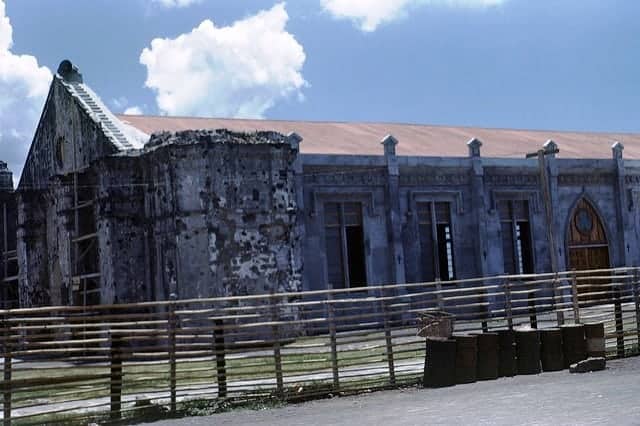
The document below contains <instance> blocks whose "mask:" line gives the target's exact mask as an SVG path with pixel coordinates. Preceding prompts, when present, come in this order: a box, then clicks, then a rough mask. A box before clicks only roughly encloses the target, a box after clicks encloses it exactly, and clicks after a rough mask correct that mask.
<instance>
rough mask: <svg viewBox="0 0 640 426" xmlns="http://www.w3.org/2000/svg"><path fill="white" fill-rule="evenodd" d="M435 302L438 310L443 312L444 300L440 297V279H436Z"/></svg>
mask: <svg viewBox="0 0 640 426" xmlns="http://www.w3.org/2000/svg"><path fill="white" fill-rule="evenodd" d="M436 300H437V302H438V309H439V310H441V311H444V298H443V297H442V281H440V278H436Z"/></svg>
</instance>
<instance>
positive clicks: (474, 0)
mask: <svg viewBox="0 0 640 426" xmlns="http://www.w3.org/2000/svg"><path fill="white" fill-rule="evenodd" d="M506 1H507V0H320V2H321V4H322V7H323V8H324V10H326V11H327V12H329V13H330V14H331V15H333V16H334V17H335V18H339V19H350V20H352V21H353V22H354V23H355V24H356V25H358V27H359V28H360V29H361V30H362V31H365V32H371V31H375V30H376V28H378V26H379V25H381V24H384V23H387V22H391V21H394V20H396V19H399V18H402V17H404V16H406V14H407V12H408V10H409V9H410V8H412V7H418V6H426V5H431V6H448V7H491V6H498V5H500V4H503V3H505V2H506Z"/></svg>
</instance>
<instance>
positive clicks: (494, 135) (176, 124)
mask: <svg viewBox="0 0 640 426" xmlns="http://www.w3.org/2000/svg"><path fill="white" fill-rule="evenodd" d="M118 118H119V119H120V120H122V121H123V122H125V123H128V124H130V125H132V126H133V127H135V128H137V129H139V130H141V131H143V132H145V133H147V134H151V133H155V132H160V131H170V132H175V131H180V130H199V129H222V128H225V129H229V130H233V131H243V132H252V131H256V130H274V131H277V132H280V133H284V134H287V133H290V132H296V133H297V134H299V135H300V136H302V138H303V141H302V143H301V144H300V151H301V152H302V153H303V154H359V155H382V152H383V150H382V146H381V145H380V141H381V140H382V138H384V137H385V136H386V135H388V134H392V135H393V136H394V137H395V138H396V139H398V141H399V143H398V146H397V148H396V151H397V154H398V155H416V156H434V157H466V156H467V155H468V149H467V145H466V143H467V142H468V141H469V140H470V139H472V138H478V139H480V140H481V141H482V142H483V146H482V151H481V152H482V156H483V157H511V158H524V154H525V153H527V152H533V151H537V150H538V149H540V148H541V147H542V145H543V144H544V143H545V142H546V141H547V140H549V139H552V140H553V141H554V142H556V143H557V144H558V147H559V149H560V154H558V156H559V157H562V158H611V155H612V154H611V145H612V144H613V143H614V142H615V141H619V142H621V143H622V144H623V145H624V146H625V151H624V157H625V158H633V159H640V134H630V133H587V132H563V131H546V130H508V129H485V128H479V127H478V128H476V127H452V126H451V127H450V126H427V125H418V124H398V123H340V122H313V121H279V120H243V119H226V118H225V119H219V118H187V117H160V116H135V115H118Z"/></svg>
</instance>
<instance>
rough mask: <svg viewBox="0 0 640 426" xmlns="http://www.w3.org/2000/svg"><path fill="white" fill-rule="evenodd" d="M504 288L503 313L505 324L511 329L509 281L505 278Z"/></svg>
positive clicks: (511, 313)
mask: <svg viewBox="0 0 640 426" xmlns="http://www.w3.org/2000/svg"><path fill="white" fill-rule="evenodd" d="M502 286H503V288H504V290H503V291H504V313H505V316H506V317H507V326H508V327H509V330H513V312H512V310H511V282H509V280H507V279H505V280H504V283H503V285H502Z"/></svg>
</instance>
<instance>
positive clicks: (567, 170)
mask: <svg viewBox="0 0 640 426" xmlns="http://www.w3.org/2000/svg"><path fill="white" fill-rule="evenodd" d="M613 142H614V141H611V143H612V144H613ZM300 143H302V144H304V141H302V140H301V138H300V136H298V135H295V134H292V135H290V136H284V135H280V134H276V133H272V132H262V133H254V134H237V133H231V132H228V131H186V132H180V133H176V134H169V133H167V134H158V135H153V136H149V135H145V134H141V133H140V132H139V131H136V130H132V129H130V128H128V127H127V125H126V124H124V123H123V122H121V121H119V120H118V119H117V118H115V116H113V114H112V113H111V112H110V111H108V108H107V107H106V106H104V104H103V103H102V102H101V101H100V100H99V98H98V97H97V95H95V94H94V93H93V92H91V89H90V88H89V87H88V86H86V85H85V84H84V83H83V78H82V76H81V75H80V73H79V72H78V70H77V69H76V68H75V67H73V65H72V64H70V63H68V62H63V64H61V66H60V69H59V74H58V75H56V76H55V77H54V80H53V83H52V85H51V89H50V93H49V97H48V100H47V102H46V105H45V108H44V111H43V115H42V120H41V122H40V123H39V125H38V129H37V132H36V135H35V138H34V142H33V145H32V147H31V151H30V153H29V157H28V159H27V163H26V165H25V169H24V170H25V171H24V173H23V175H22V178H21V180H20V185H19V187H18V212H19V214H18V218H19V220H18V222H19V223H18V235H19V238H18V257H19V262H20V289H21V290H20V294H21V303H22V304H23V306H33V305H42V304H48V303H62V304H66V303H71V298H70V292H71V289H72V281H73V279H72V277H73V275H74V274H77V271H74V268H73V267H72V264H73V263H74V256H76V254H74V248H73V243H72V239H73V238H74V232H75V229H74V228H75V218H74V217H73V212H72V210H71V208H72V207H73V203H74V193H73V191H72V188H73V179H74V177H73V174H74V173H76V172H80V175H79V178H78V179H79V185H80V187H81V188H84V189H83V191H85V193H83V197H85V198H86V197H88V198H89V199H91V200H92V201H94V202H95V204H94V207H93V209H92V210H90V209H88V210H87V211H86V212H85V214H84V215H83V217H82V220H83V221H88V222H91V221H94V222H95V228H96V234H97V244H98V250H97V252H98V254H96V255H95V256H99V259H98V260H97V264H98V266H95V269H99V272H100V289H101V298H100V300H101V302H104V303H110V302H124V301H137V300H153V299H166V298H167V297H168V295H169V294H171V293H176V294H177V295H178V296H179V297H187V298H188V297H208V296H216V295H229V294H240V295H241V294H253V293H256V292H265V291H297V290H300V289H303V290H320V289H325V288H327V286H328V285H329V283H328V276H329V274H328V267H327V256H329V255H333V256H335V255H336V253H327V245H326V244H327V243H326V240H327V238H326V235H325V232H326V230H325V212H324V209H325V205H326V203H328V202H332V203H335V202H356V203H359V205H360V206H361V213H362V228H363V233H364V237H363V241H362V247H363V249H364V264H365V271H366V277H367V284H368V285H376V284H387V283H395V282H403V281H405V282H420V281H424V276H425V274H424V273H423V272H424V269H425V268H424V266H425V264H426V263H427V262H429V261H430V260H429V259H426V260H425V257H427V256H426V254H425V253H423V252H422V248H421V244H420V238H419V234H420V232H419V224H418V220H419V219H418V214H417V205H418V203H421V202H445V203H449V204H448V205H449V210H450V211H449V213H450V222H451V223H450V225H451V232H452V252H453V258H454V270H455V274H454V275H455V277H456V278H458V279H465V278H474V277H478V276H494V275H499V274H503V273H504V272H505V267H504V259H505V256H504V248H503V240H504V239H505V238H507V237H505V235H503V230H502V227H501V218H500V214H499V209H498V205H499V203H500V202H501V201H521V200H524V201H527V208H528V211H527V212H526V215H527V217H528V221H529V225H530V237H531V240H532V264H533V272H538V273H542V272H549V271H550V270H551V265H552V259H554V260H555V261H556V262H557V264H558V267H559V269H560V270H565V269H567V268H569V267H570V265H569V259H568V247H567V244H568V241H567V236H568V233H567V232H568V227H569V223H570V220H571V217H572V214H573V211H574V209H575V207H576V205H577V204H578V202H579V201H580V200H582V199H585V200H587V201H588V202H589V203H590V204H591V205H592V206H593V207H594V209H595V211H596V212H597V215H598V216H599V218H600V219H601V221H602V223H603V226H604V228H605V233H606V237H607V241H608V254H609V260H610V262H609V263H610V266H612V267H614V266H616V267H617V266H624V265H627V266H632V265H638V264H640V252H639V250H638V244H637V240H638V239H639V238H640V215H639V214H638V205H639V201H640V198H638V194H640V162H639V161H630V160H625V159H624V155H623V147H622V145H621V144H619V143H617V144H614V145H613V147H612V150H611V156H612V157H611V158H606V159H592V160H588V159H580V160H578V159H567V158H559V157H558V158H556V157H555V156H550V157H549V158H548V162H547V169H548V170H547V171H548V174H549V181H550V182H549V185H550V190H551V200H550V202H551V209H552V211H553V220H552V224H551V226H553V231H554V235H555V246H556V251H555V252H554V253H551V250H550V244H549V241H548V228H547V220H546V219H545V216H544V214H543V212H544V205H543V197H542V190H541V189H542V188H541V182H540V178H539V170H538V164H537V161H536V160H534V159H528V160H527V159H524V157H523V158H522V159H513V158H485V157H483V156H482V150H481V147H482V143H481V142H480V141H479V140H477V139H472V140H471V141H469V143H468V150H469V154H468V156H467V157H464V158H463V157H461V158H443V157H435V156H434V157H416V156H399V155H396V145H399V146H402V143H403V141H402V140H397V139H396V138H394V137H393V135H389V136H388V137H386V138H385V139H384V141H383V143H382V146H381V147H380V155H378V156H372V155H357V153H354V155H322V154H307V155H299V154H298V145H299V144H300ZM542 143H543V141H540V145H541V146H542ZM547 146H553V142H548V143H547ZM558 148H559V149H560V152H561V153H562V146H559V147H558ZM524 154H525V153H522V155H523V156H524ZM89 225H91V224H89ZM90 228H91V226H90ZM303 266H304V267H303ZM487 282H488V283H490V282H489V281H487ZM544 292H545V293H547V294H548V295H551V294H552V289H551V288H547V289H544ZM489 302H490V303H489V305H490V308H497V309H500V308H502V301H501V300H499V299H498V298H495V297H494V298H491V299H490V300H489Z"/></svg>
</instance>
